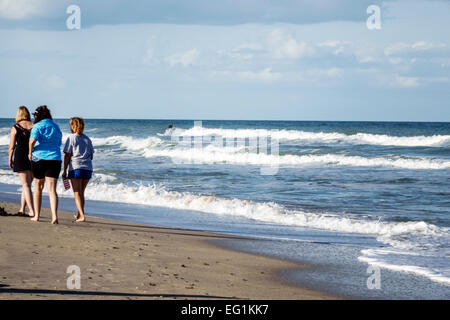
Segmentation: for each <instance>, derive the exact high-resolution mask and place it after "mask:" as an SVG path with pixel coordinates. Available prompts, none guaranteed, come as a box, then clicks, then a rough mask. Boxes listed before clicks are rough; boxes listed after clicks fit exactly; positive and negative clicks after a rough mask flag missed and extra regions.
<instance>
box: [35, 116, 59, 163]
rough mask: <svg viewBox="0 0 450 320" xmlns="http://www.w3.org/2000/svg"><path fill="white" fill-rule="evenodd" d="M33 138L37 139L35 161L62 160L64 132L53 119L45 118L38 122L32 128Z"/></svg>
mask: <svg viewBox="0 0 450 320" xmlns="http://www.w3.org/2000/svg"><path fill="white" fill-rule="evenodd" d="M32 138H34V139H36V144H35V145H34V148H33V152H32V156H33V159H32V160H33V161H38V160H59V161H61V142H62V132H61V130H60V129H59V126H58V125H57V124H56V123H55V122H54V121H53V120H50V119H44V120H41V121H39V122H38V123H36V124H35V125H34V126H33V129H31V133H30V139H32Z"/></svg>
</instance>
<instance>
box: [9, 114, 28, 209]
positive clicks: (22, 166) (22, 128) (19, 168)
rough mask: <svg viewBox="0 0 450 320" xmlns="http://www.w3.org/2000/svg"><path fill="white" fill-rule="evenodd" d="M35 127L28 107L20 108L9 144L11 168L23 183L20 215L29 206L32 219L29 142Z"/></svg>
mask: <svg viewBox="0 0 450 320" xmlns="http://www.w3.org/2000/svg"><path fill="white" fill-rule="evenodd" d="M32 127H33V123H32V122H31V117H30V112H29V111H28V109H27V108H26V107H19V110H17V115H16V124H15V125H14V126H13V127H12V128H11V135H10V142H9V167H10V168H11V169H13V171H14V172H17V173H18V174H19V178H20V182H21V183H22V199H21V204H20V210H19V212H18V214H19V215H25V206H26V205H27V206H28V209H29V212H28V215H29V216H30V217H34V207H33V197H32V194H31V183H32V182H33V174H32V173H31V162H30V160H29V159H28V148H29V147H28V142H29V139H30V131H31V128H32Z"/></svg>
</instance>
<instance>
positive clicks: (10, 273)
mask: <svg viewBox="0 0 450 320" xmlns="http://www.w3.org/2000/svg"><path fill="white" fill-rule="evenodd" d="M0 207H3V208H4V209H5V211H6V212H7V213H8V214H9V215H8V216H0V242H1V246H0V299H77V300H79V299H270V300H271V299H274V300H278V299H283V300H285V299H286V300H292V299H294V300H300V299H335V298H336V297H333V296H331V295H329V294H326V293H322V292H317V291H312V290H309V289H304V288H300V287H298V286H295V285H293V284H290V283H289V282H287V280H286V279H284V278H282V277H281V276H280V275H281V273H282V272H283V271H286V270H291V269H295V268H296V269H299V268H308V266H305V265H301V264H297V263H293V262H289V261H284V260H279V259H274V258H269V257H264V256H259V255H254V254H248V253H243V252H238V251H233V250H229V249H224V248H221V247H219V246H216V245H214V244H212V243H211V241H212V240H223V241H239V238H238V237H234V236H229V235H221V234H213V233H207V232H199V231H186V230H181V229H170V228H162V227H156V226H149V225H142V224H136V223H127V222H121V221H116V220H106V219H98V218H90V217H87V219H88V221H87V222H85V223H75V222H73V220H74V218H73V213H69V212H64V211H59V225H51V224H50V217H51V214H50V210H49V209H43V210H42V215H41V221H40V222H39V223H35V222H31V221H30V220H29V218H27V217H19V216H14V215H12V214H15V213H17V211H18V205H15V204H11V203H5V202H0ZM149 210H151V209H149ZM71 265H75V266H78V267H79V270H80V289H76V288H68V286H67V280H68V278H69V277H70V276H71V274H69V273H67V268H68V267H69V266H71ZM72 279H74V276H73V275H72ZM74 283H76V282H73V281H72V282H70V283H69V284H74Z"/></svg>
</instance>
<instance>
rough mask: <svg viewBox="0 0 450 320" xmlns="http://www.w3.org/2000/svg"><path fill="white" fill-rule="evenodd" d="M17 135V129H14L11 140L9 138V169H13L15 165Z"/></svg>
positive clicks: (12, 129)
mask: <svg viewBox="0 0 450 320" xmlns="http://www.w3.org/2000/svg"><path fill="white" fill-rule="evenodd" d="M16 134H17V130H16V128H15V127H12V128H11V134H10V138H9V148H8V156H9V167H10V168H11V169H12V167H13V163H12V158H13V153H14V149H15V148H16Z"/></svg>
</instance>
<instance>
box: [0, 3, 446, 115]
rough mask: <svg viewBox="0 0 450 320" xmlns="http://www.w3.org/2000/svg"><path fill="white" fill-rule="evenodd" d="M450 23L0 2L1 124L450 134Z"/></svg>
mask: <svg viewBox="0 0 450 320" xmlns="http://www.w3.org/2000/svg"><path fill="white" fill-rule="evenodd" d="M71 4H77V5H78V6H79V7H80V9H81V29H80V30H68V29H67V28H66V19H67V17H68V16H69V15H68V14H67V13H66V8H67V7H68V6H69V5H71ZM372 4H375V5H378V6H379V7H380V8H381V30H369V29H368V28H367V26H366V20H367V18H368V17H369V15H368V14H367V13H366V9H367V7H368V6H369V5H372ZM449 17H450V1H447V0H446V1H444V0H440V1H438V0H407V1H406V0H400V1H379V0H373V1H354V0H341V1H338V0H315V1H313V0H297V1H295V0H292V1H287V0H284V1H283V0H281V1H280V0H279V1H269V0H241V1H237V0H233V1H232V0H225V1H201V0H192V1H176V0H161V1H144V0H135V1H119V0H110V1H106V0H97V1H96V0H90V1H75V0H73V1H65V0H33V1H31V0H0V70H1V72H0V86H1V91H0V92H1V94H0V117H12V116H14V114H15V111H16V108H17V107H18V106H19V105H26V106H28V107H30V109H34V108H36V107H37V106H38V105H41V104H47V105H48V106H49V107H50V109H51V110H52V112H53V115H54V116H55V117H70V116H82V117H85V118H163V119H197V120H202V119H280V120H368V121H381V120H386V121H450V32H449V30H450V19H449Z"/></svg>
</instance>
